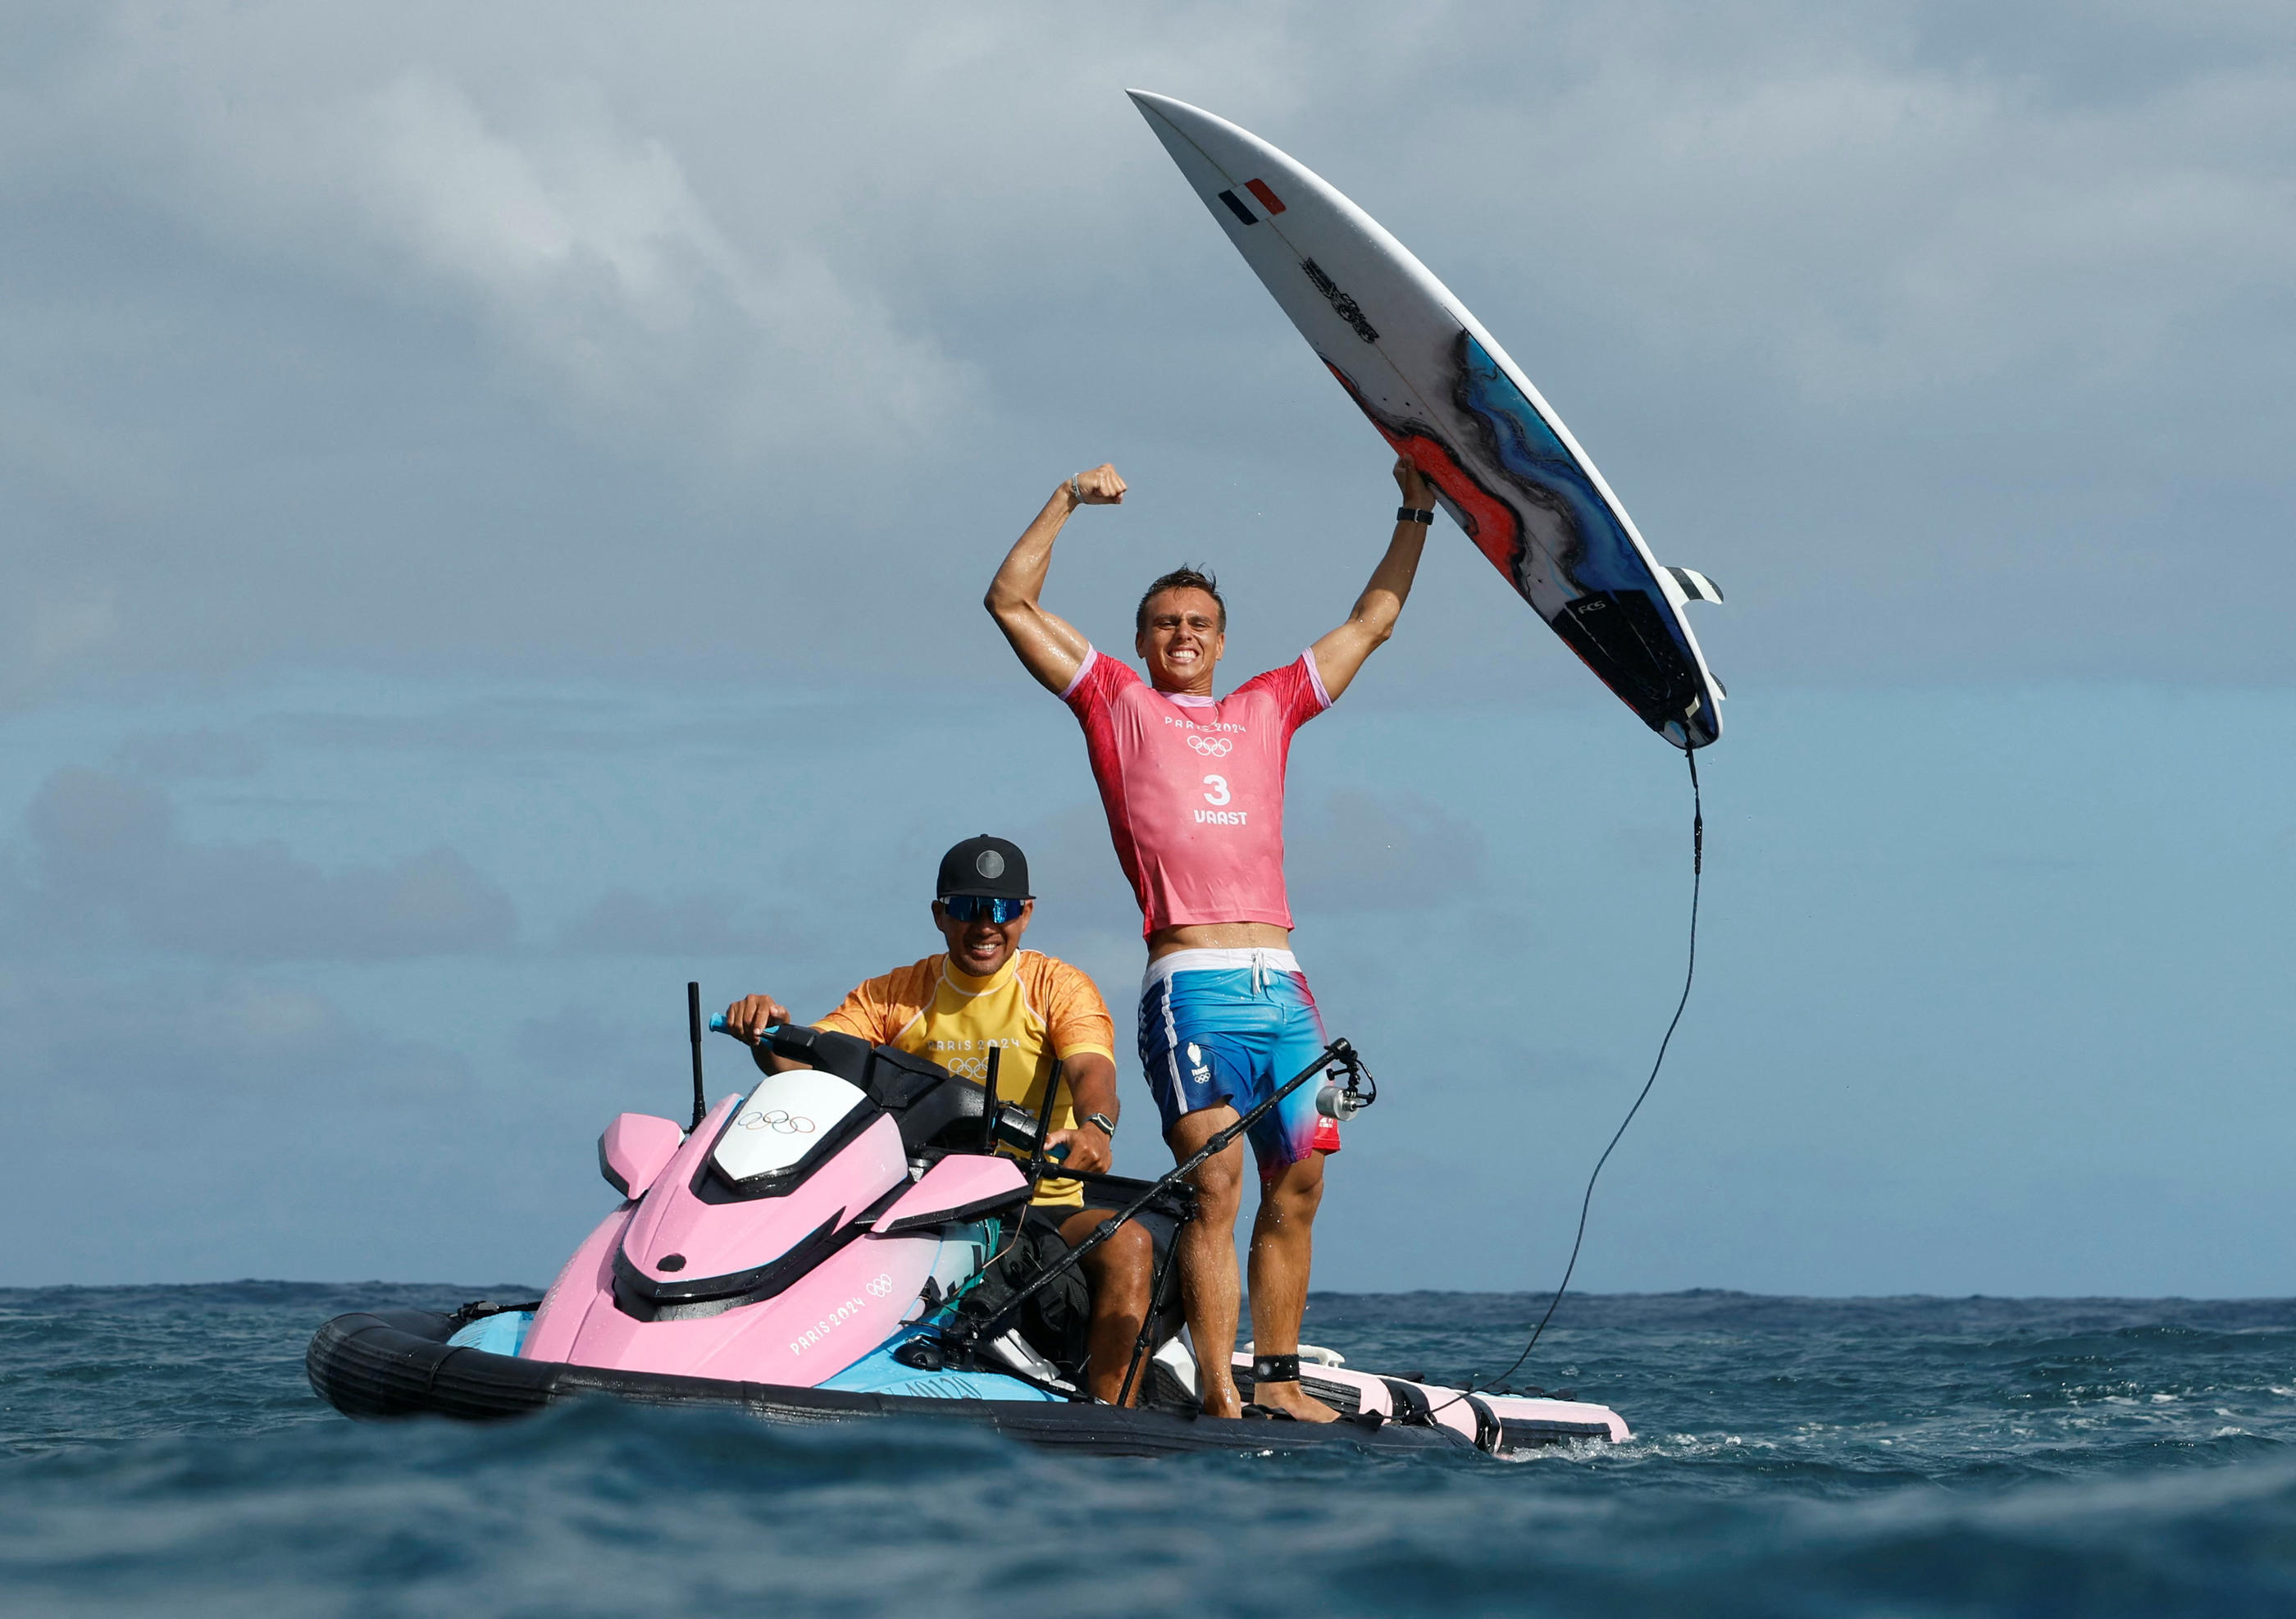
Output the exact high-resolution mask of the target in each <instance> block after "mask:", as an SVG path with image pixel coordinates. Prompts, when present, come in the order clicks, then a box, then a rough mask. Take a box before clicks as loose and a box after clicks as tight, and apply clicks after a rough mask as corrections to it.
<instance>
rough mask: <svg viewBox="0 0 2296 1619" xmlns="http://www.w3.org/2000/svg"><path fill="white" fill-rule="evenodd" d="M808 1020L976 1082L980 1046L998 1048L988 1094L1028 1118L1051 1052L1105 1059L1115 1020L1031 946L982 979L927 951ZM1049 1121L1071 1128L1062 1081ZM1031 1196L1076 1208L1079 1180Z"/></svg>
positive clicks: (982, 1064)
mask: <svg viewBox="0 0 2296 1619" xmlns="http://www.w3.org/2000/svg"><path fill="white" fill-rule="evenodd" d="M815 1026H816V1028H822V1029H834V1030H837V1031H840V1032H842V1033H845V1034H852V1035H857V1036H859V1037H860V1038H861V1039H863V1040H867V1041H868V1042H869V1043H870V1044H871V1045H873V1046H897V1047H898V1048H900V1049H901V1050H903V1051H912V1052H914V1053H916V1054H917V1055H918V1056H924V1057H930V1058H931V1060H932V1061H934V1062H936V1063H939V1064H940V1065H941V1066H942V1067H944V1068H946V1069H947V1070H948V1071H949V1072H951V1073H953V1074H956V1075H958V1076H959V1077H960V1078H964V1079H968V1080H972V1081H976V1082H978V1081H983V1080H986V1079H987V1078H988V1053H989V1051H990V1050H991V1049H992V1048H995V1049H1001V1050H1002V1051H1003V1052H1004V1055H1003V1056H1000V1057H999V1058H997V1060H996V1096H997V1099H998V1100H999V1101H1001V1102H1013V1103H1018V1104H1019V1105H1021V1106H1023V1107H1025V1108H1027V1109H1028V1110H1029V1114H1031V1115H1032V1116H1033V1115H1034V1114H1036V1113H1037V1110H1038V1109H1039V1108H1041V1107H1043V1106H1044V1105H1045V1086H1046V1082H1047V1081H1049V1080H1050V1079H1051V1078H1052V1074H1053V1065H1054V1062H1055V1060H1065V1059H1066V1058H1069V1057H1073V1056H1082V1055H1083V1054H1085V1053H1087V1052H1097V1053H1098V1054H1099V1055H1100V1056H1104V1057H1107V1058H1108V1059H1110V1060H1111V1062H1113V1061H1114V1060H1115V1056H1116V1049H1115V1048H1116V1026H1115V1024H1114V1023H1112V1022H1111V1021H1110V1018H1109V1015H1108V1007H1107V1004H1106V1003H1105V1002H1103V1000H1102V999H1100V991H1099V990H1098V989H1096V988H1095V987H1094V984H1093V982H1092V980H1091V979H1090V978H1088V977H1087V976H1086V975H1085V974H1083V973H1082V972H1080V971H1078V969H1077V968H1075V967H1072V966H1070V965H1069V964H1068V963H1067V962H1065V961H1056V960H1054V958H1053V957H1050V956H1047V955H1045V954H1044V953H1042V952H1041V951H1038V950H1015V951H1014V952H1013V958H1012V959H1011V960H1010V961H1007V962H1006V963H1005V965H1004V966H1001V967H999V968H997V969H996V972H994V973H992V974H989V975H988V977H986V978H975V977H974V976H972V974H970V973H961V972H959V971H957V969H956V968H955V967H954V966H950V965H949V960H948V957H947V955H946V954H943V955H939V956H928V957H925V958H924V959H923V960H922V961H918V962H913V963H911V964H910V965H909V966H905V967H897V968H895V969H894V970H893V971H892V972H890V973H887V974H884V975H883V976H882V977H879V978H872V979H870V980H869V981H868V982H866V983H864V984H860V985H858V986H857V987H856V988H855V989H854V990H853V992H852V993H851V994H849V995H848V996H847V997H846V998H845V999H843V1000H842V1001H840V1003H838V1007H837V1009H836V1010H835V1011H834V1012H832V1013H831V1014H830V1015H828V1016H827V1017H824V1018H823V1019H822V1020H821V1021H820V1022H819V1023H817V1024H816V1025H815ZM1052 1127H1053V1128H1054V1130H1074V1129H1075V1128H1076V1108H1075V1104H1074V1101H1073V1100H1072V1098H1071V1097H1070V1095H1069V1089H1068V1086H1067V1085H1066V1084H1063V1085H1062V1087H1061V1093H1060V1097H1059V1100H1058V1101H1057V1102H1056V1103H1055V1104H1054V1108H1053V1125H1052ZM998 1150H999V1151H1001V1152H1004V1153H1005V1155H1007V1156H1008V1157H1016V1158H1017V1157H1023V1156H1025V1155H1024V1154H1021V1153H1020V1152H1018V1151H1017V1150H1015V1149H1013V1148H1012V1147H1009V1146H1008V1147H1000V1148H999V1149H998ZM1036 1201H1037V1203H1039V1204H1066V1205H1068V1206H1070V1207H1077V1208H1080V1207H1082V1206H1083V1204H1084V1188H1083V1186H1082V1185H1081V1184H1080V1183H1079V1182H1077V1181H1074V1180H1046V1181H1044V1182H1042V1183H1041V1184H1040V1185H1039V1186H1038V1187H1037V1196H1036Z"/></svg>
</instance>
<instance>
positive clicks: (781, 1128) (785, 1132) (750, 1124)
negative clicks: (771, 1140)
mask: <svg viewBox="0 0 2296 1619" xmlns="http://www.w3.org/2000/svg"><path fill="white" fill-rule="evenodd" d="M734 1122H735V1123H737V1124H739V1125H740V1126H741V1127H742V1129H743V1130H771V1131H773V1132H774V1134H775V1135H777V1136H809V1135H811V1134H813V1132H814V1129H815V1126H814V1122H813V1121H812V1120H810V1119H808V1118H807V1117H806V1116H805V1115H804V1114H793V1113H790V1112H788V1111H786V1110H785V1109H783V1108H779V1107H776V1108H775V1109H773V1111H771V1112H770V1113H760V1112H758V1110H757V1109H755V1108H751V1109H750V1111H749V1112H748V1113H745V1114H742V1116H741V1117H740V1118H739V1119H736V1120H735V1121H734Z"/></svg>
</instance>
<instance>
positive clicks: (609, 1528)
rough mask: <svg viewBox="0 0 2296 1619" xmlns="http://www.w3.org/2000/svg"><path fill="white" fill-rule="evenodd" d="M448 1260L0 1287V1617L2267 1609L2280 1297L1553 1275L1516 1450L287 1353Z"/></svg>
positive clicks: (2288, 1609)
mask: <svg viewBox="0 0 2296 1619" xmlns="http://www.w3.org/2000/svg"><path fill="white" fill-rule="evenodd" d="M481 1295H490V1296H494V1297H497V1298H508V1297H512V1296H525V1297H531V1296H533V1294H532V1292H531V1291H529V1290H525V1289H521V1288H519V1287H515V1286H485V1287H478V1286H439V1287H411V1286H373V1285H370V1286H309V1285H298V1284H284V1283H258V1282H247V1283H240V1284H236V1285H232V1286H200V1287H133V1288H71V1289H41V1290H24V1291H0V1614H6V1615H16V1614H40V1615H74V1614H115V1613H137V1614H146V1613H149V1614H168V1615H207V1614H217V1615H221V1614H232V1615H242V1614H270V1613H279V1614H329V1615H333V1614H340V1615H399V1614H408V1615H415V1614H420V1615H434V1614H455V1613H466V1612H467V1613H484V1614H488V1615H591V1614H597V1615H607V1614H612V1615H626V1614H631V1613H648V1614H656V1613H660V1614H688V1613H691V1614H710V1615H723V1614H728V1613H771V1614H800V1615H801V1614H837V1615H871V1614H913V1613H929V1614H931V1615H998V1616H999V1619H1010V1616H1013V1615H1021V1614H1024V1613H1039V1614H1046V1615H1071V1614H1087V1615H1169V1614H1175V1613H1180V1614H1187V1615H1199V1614H1201V1615H1225V1614H1251V1615H1263V1614H1264V1615H1277V1614H1281V1615H1303V1616H1305V1615H1388V1614H1440V1615H1480V1614H1533V1615H1544V1614H1554V1615H1595V1614H1601V1615H1644V1614H1653V1615H1663V1614H1685V1615H1874V1616H1876V1619H1879V1616H1882V1615H1890V1616H1892V1619H1896V1616H1899V1615H2091V1614H2095V1615H2165V1614H2193V1615H2291V1614H2296V1301H2266V1302H2241V1303H2198V1302H2192V1301H2186V1300H2157V1301H2155V1300H2105V1299H2095V1300H2071V1301H2067V1300H2013V1299H1882V1300H1849V1301H1841V1300H1811V1299H1784V1298H1762V1297H1752V1296H1747V1295H1744V1294H1717V1293H1694V1294H1671V1295H1664V1296H1648V1297H1601V1296H1595V1297H1574V1298H1572V1299H1571V1300H1570V1301H1569V1302H1567V1303H1565V1305H1564V1307H1563V1310H1562V1314H1561V1316H1560V1317H1559V1318H1558V1321H1559V1324H1558V1326H1557V1327H1554V1328H1553V1329H1551V1330H1550V1331H1549V1334H1548V1335H1547V1339H1546V1343H1545V1344H1542V1345H1541V1349H1540V1353H1539V1357H1538V1361H1537V1362H1536V1363H1535V1364H1534V1365H1532V1366H1529V1367H1526V1368H1525V1369H1524V1371H1523V1372H1522V1373H1521V1374H1520V1375H1519V1377H1518V1381H1520V1382H1538V1383H1540V1384H1544V1385H1546V1386H1547V1387H1549V1388H1550V1389H1561V1388H1565V1387H1567V1388H1569V1389H1570V1390H1573V1391H1575V1392H1576V1393H1578V1394H1579V1395H1580V1396H1581V1397H1582V1398H1587V1399H1593V1400H1599V1401H1603V1402H1605V1403H1608V1404H1611V1405H1613V1406H1615V1407H1616V1408H1617V1409H1619V1410H1620V1411H1621V1412H1622V1413H1624V1414H1625V1416H1626V1417H1627V1418H1628V1421H1629V1422H1630V1423H1631V1424H1633V1426H1634V1427H1635V1429H1636V1438H1635V1439H1634V1440H1633V1441H1632V1442H1629V1443H1627V1444H1624V1445H1620V1446H1616V1447H1600V1446H1583V1447H1574V1448H1571V1449H1568V1450H1557V1451H1550V1452H1547V1453H1544V1454H1542V1455H1540V1456H1538V1457H1537V1458H1536V1459H1531V1460H1526V1461H1512V1462H1506V1461H1498V1460H1495V1459H1489V1458H1483V1457H1476V1456H1471V1455H1470V1456H1436V1457H1411V1458H1401V1459H1398V1458H1391V1457H1377V1456H1372V1455H1368V1454H1344V1455H1342V1454H1333V1455H1319V1456H1316V1457H1313V1458H1305V1459H1292V1458H1284V1457H1275V1456H1255V1455H1246V1456H1214V1457H1192V1458H1186V1459H1173V1460H1160V1461H1141V1460H1128V1459H1091V1458H1081V1457H1074V1456H1051V1455H1046V1454H1043V1453H1039V1452H1036V1451H1029V1450H1027V1449H1025V1448H1022V1447H1021V1446H1018V1445H1016V1444H1013V1443H1012V1442H1006V1441H1004V1440H1001V1439H998V1438H996V1437H995V1436H994V1435H989V1434H980V1433H977V1432H974V1431H972V1430H970V1429H967V1428H964V1427H961V1426H955V1425H949V1426H940V1425H935V1424H931V1423H922V1424H914V1425H906V1424H905V1425H892V1424H854V1425H850V1426H829V1427H816V1428H804V1429H790V1428H775V1427H771V1426H764V1425H762V1424H759V1423H757V1422H755V1421H753V1420H751V1419H750V1418H742V1417H739V1416H735V1415H730V1414H722V1413H718V1414H713V1413H706V1412H702V1413H697V1412H670V1411H660V1410H647V1409H634V1408H628V1407H622V1406H618V1405H614V1404H611V1403H597V1404H585V1405H580V1406H576V1407H570V1408H567V1409H560V1410H555V1411H552V1412H549V1413H546V1414H545V1415H543V1416H541V1417H539V1418H534V1419H532V1420H529V1421H523V1422H519V1423H514V1424H510V1425H504V1426H491V1427H474V1426H455V1425H450V1424H447V1423H445V1422H431V1421H424V1422H418V1423H407V1424H397V1425H391V1426H366V1425H360V1424H354V1423H350V1422H348V1421H345V1420H343V1419H342V1418H339V1417H337V1416H335V1415H334V1414H333V1413H332V1411H330V1410H328V1409H326V1408H325V1407H324V1406H322V1405H321V1404H320V1403H319V1402H318V1401H316V1400H315V1399H314V1398H313V1396H312V1395H311V1393H310V1391H309V1389H308V1388H307V1385H305V1383H304V1380H303V1369H302V1357H303V1348H304V1344H305V1343H306V1341H307V1338H308V1336H309V1334H310V1331H311V1329H312V1327H314V1326H316V1324H317V1323H318V1322H319V1321H320V1320H322V1319H324V1318H326V1317H327V1316H330V1315H332V1314H336V1313H339V1312H340V1311H345V1310H349V1309H356V1308H360V1307H364V1306H369V1305H373V1304H378V1303H389V1304H410V1305H418V1306H427V1307H432V1308H439V1307H444V1306H447V1305H451V1304H453V1303H458V1302H460V1301H461V1300H463V1299H465V1298H471V1297H477V1296H481ZM1536 1303H1538V1301H1536V1300H1531V1299H1527V1298H1520V1297H1502V1296H1496V1295H1487V1294H1381V1295H1350V1294H1318V1295H1316V1298H1315V1301H1314V1303H1313V1308H1312V1312H1311V1314H1310V1316H1309V1318H1308V1319H1309V1324H1310V1332H1309V1336H1310V1337H1311V1338H1312V1339H1313V1340H1315V1341H1316V1342H1319V1343H1325V1344H1331V1345H1333V1346H1334V1347H1336V1348H1339V1349H1341V1350H1342V1351H1344V1352H1347V1353H1348V1355H1349V1359H1350V1360H1351V1361H1353V1362H1356V1363H1358V1364H1362V1365H1365V1366H1369V1367H1374V1368H1383V1369H1388V1370H1402V1371H1423V1372H1425V1373H1426V1374H1428V1375H1429V1376H1431V1377H1457V1376H1459V1375H1461V1374H1464V1373H1465V1372H1468V1371H1470V1370H1471V1369H1472V1368H1476V1367H1478V1366H1490V1365H1493V1364H1495V1362H1494V1360H1493V1357H1494V1356H1497V1362H1503V1361H1504V1360H1505V1359H1506V1358H1507V1357H1508V1356H1511V1355H1512V1354H1513V1347H1512V1346H1511V1345H1510V1344H1509V1340H1510V1339H1511V1338H1513V1337H1514V1336H1515V1335H1516V1334H1518V1333H1519V1332H1520V1330H1521V1327H1522V1325H1523V1323H1524V1321H1525V1319H1526V1317H1527V1315H1528V1314H1529V1312H1531V1311H1532V1309H1533V1307H1534V1305H1535V1304H1536ZM1503 1346H1505V1347H1504V1349H1503Z"/></svg>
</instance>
